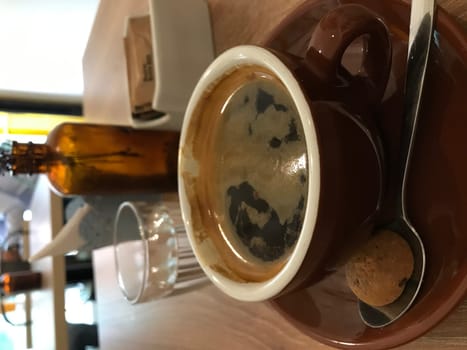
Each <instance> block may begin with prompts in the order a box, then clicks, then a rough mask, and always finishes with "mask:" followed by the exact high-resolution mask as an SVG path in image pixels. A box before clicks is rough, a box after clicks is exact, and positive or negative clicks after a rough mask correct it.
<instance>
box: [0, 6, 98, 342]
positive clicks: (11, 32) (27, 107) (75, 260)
mask: <svg viewBox="0 0 467 350" xmlns="http://www.w3.org/2000/svg"><path fill="white" fill-rule="evenodd" d="M98 5H99V1H98V0H0V48H1V49H0V142H3V141H5V140H16V141H20V142H27V141H32V142H39V143H40V142H45V139H46V135H47V133H48V132H49V130H51V129H52V128H53V127H55V126H56V125H57V124H59V123H62V122H63V121H66V120H68V121H74V122H79V121H81V119H82V104H81V101H82V94H83V79H82V56H83V53H84V49H85V47H86V44H87V40H88V37H89V33H90V30H91V27H92V24H93V21H94V17H95V15H96V11H97V7H98ZM2 179H3V178H1V177H0V182H1V181H2ZM24 181H25V182H26V185H27V186H29V187H30V188H29V191H30V192H32V188H31V187H33V186H34V179H27V180H24ZM22 185H24V182H23V183H22ZM6 186H7V185H5V187H6ZM8 186H9V185H8ZM17 188H21V186H19V187H18V186H16V187H15V188H12V189H11V190H10V189H8V188H7V190H6V191H7V192H11V193H8V194H9V195H13V196H14V195H15V193H14V191H15V190H17ZM2 190H3V188H2V186H0V191H2ZM21 191H24V186H23V187H22V190H21ZM64 201H65V202H64V206H63V207H64V208H66V205H67V200H64ZM2 204H3V206H6V205H7V203H2ZM4 214H5V213H0V231H1V230H2V228H3V230H5V220H6V219H5V215H4ZM33 215H34V213H31V212H30V210H28V208H26V210H25V212H24V215H23V228H22V230H21V231H22V232H21V234H19V235H15V237H10V239H9V241H8V242H7V241H2V244H3V245H2V249H3V250H4V251H8V253H6V254H10V253H11V251H14V249H16V248H18V247H19V248H20V249H19V252H20V254H22V253H24V252H23V251H22V249H23V247H22V244H23V243H22V237H24V235H27V231H28V225H27V223H28V222H29V220H31V217H32V216H33ZM64 217H65V215H64ZM15 247H16V248H15ZM10 255H11V254H10ZM7 258H8V257H7ZM10 258H11V256H10ZM4 260H5V259H4ZM13 260H14V261H13V262H14V263H15V264H16V265H15V264H13V265H12V264H10V265H8V262H6V261H3V263H2V273H5V272H8V270H9V269H10V270H14V269H15V268H21V266H20V264H19V263H20V262H18V261H15V260H18V259H17V257H16V258H15V257H14V259H13ZM66 261H67V288H66V290H65V304H66V307H65V308H66V310H65V316H66V320H67V322H68V323H69V324H89V325H92V324H95V316H94V313H95V310H94V305H93V304H94V302H93V299H94V296H93V286H92V274H90V270H91V266H92V265H91V262H90V257H86V256H84V257H77V256H74V255H71V256H68V257H67V260H66ZM15 266H16V267H15ZM91 271H92V270H91ZM2 304H3V311H4V314H5V315H6V317H1V316H0V349H2V350H9V349H25V348H27V336H26V328H27V327H26V326H24V323H25V322H26V317H25V304H26V295H25V294H24V293H15V294H13V295H10V296H6V297H4V298H3V300H2Z"/></svg>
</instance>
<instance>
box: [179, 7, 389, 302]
mask: <svg viewBox="0 0 467 350" xmlns="http://www.w3.org/2000/svg"><path fill="white" fill-rule="evenodd" d="M336 19H338V20H336ZM322 24H323V25H322V26H319V28H320V29H319V30H316V31H315V33H314V34H313V35H312V40H311V43H312V45H311V46H310V50H309V51H308V53H307V57H305V58H300V57H294V56H292V55H289V54H288V53H283V52H275V51H272V50H269V49H266V48H261V47H257V46H249V45H245V46H239V47H235V48H233V49H230V50H228V51H226V52H224V53H223V54H222V55H220V56H219V57H218V58H217V59H216V60H215V61H214V62H213V63H212V64H211V65H210V67H209V68H208V69H207V71H206V72H205V73H204V75H203V76H202V77H201V80H200V81H199V83H198V85H197V86H196V88H195V90H194V92H193V94H192V96H191V99H190V102H189V104H188V108H187V111H186V114H185V119H184V123H183V127H182V135H181V143H180V153H179V195H180V202H181V209H182V214H183V217H184V221H185V224H186V228H187V234H188V237H189V239H190V242H191V245H192V247H193V250H194V252H195V255H196V257H197V259H198V261H199V262H200V265H201V267H202V268H203V269H204V271H205V273H206V274H207V276H208V277H209V278H210V279H211V280H212V281H213V282H214V284H215V285H216V286H218V287H219V288H220V289H221V290H223V291H224V292H225V293H227V294H228V295H230V296H232V297H234V298H237V299H240V300H245V301H261V300H266V299H269V298H272V297H275V296H278V295H279V294H281V293H285V292H287V291H290V290H293V289H295V288H297V287H299V286H302V285H304V284H306V283H314V282H316V281H318V280H319V279H320V278H321V277H322V276H323V275H324V274H325V273H326V269H329V268H332V266H333V265H335V264H337V263H338V262H339V261H341V260H342V259H343V258H344V257H345V256H346V254H348V253H349V251H350V250H351V248H352V247H353V244H352V242H358V241H364V240H365V239H367V238H368V236H369V234H370V233H371V229H372V220H373V218H374V217H375V215H376V213H377V211H378V209H379V203H380V200H381V195H382V188H383V181H384V174H383V162H382V151H381V149H380V147H379V141H378V135H377V133H376V131H375V128H374V125H373V124H372V112H373V110H372V107H370V106H374V105H375V104H377V103H378V102H379V99H381V96H382V92H384V88H385V86H386V82H387V75H388V72H389V68H390V56H391V47H390V42H389V38H388V34H387V30H386V28H385V26H384V24H383V23H382V22H381V21H380V20H379V19H377V18H376V17H374V15H373V14H372V13H370V12H369V11H368V10H366V9H365V8H363V7H361V6H356V5H345V6H341V7H339V8H338V9H337V10H333V11H332V12H330V13H329V14H328V16H326V17H325V18H324V19H323V20H322ZM324 24H326V25H324ZM323 28H324V29H323ZM328 31H329V32H328ZM334 33H340V34H338V35H336V34H334ZM362 34H368V37H369V43H370V45H369V46H368V48H369V51H368V54H367V57H365V59H364V60H363V62H364V66H366V67H367V68H368V72H367V75H361V76H351V75H349V74H340V73H341V69H340V68H341V66H340V59H339V58H341V56H342V54H343V52H344V51H345V48H346V47H347V46H348V45H349V44H350V42H351V39H352V38H356V37H359V36H360V35H362ZM331 35H334V39H335V42H333V43H332V44H329V41H328V37H329V36H331ZM339 35H341V36H342V37H339ZM371 43H373V44H374V43H378V44H377V45H376V46H375V45H372V44H371ZM319 45H324V46H322V47H320V46H319ZM333 45H334V46H333ZM375 64H378V65H380V67H381V69H380V70H378V71H376V70H374V69H372V68H374V66H375ZM333 65H334V68H333ZM363 68H365V67H363ZM356 96H365V97H366V99H367V100H362V101H361V103H358V102H357V99H356ZM368 99H369V100H371V101H368ZM369 102H370V103H369Z"/></svg>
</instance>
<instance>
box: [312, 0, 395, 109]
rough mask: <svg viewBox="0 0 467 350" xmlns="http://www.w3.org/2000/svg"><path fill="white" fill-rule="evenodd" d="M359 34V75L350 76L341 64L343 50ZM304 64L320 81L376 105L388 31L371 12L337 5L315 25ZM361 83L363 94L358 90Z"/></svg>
mask: <svg viewBox="0 0 467 350" xmlns="http://www.w3.org/2000/svg"><path fill="white" fill-rule="evenodd" d="M362 35H367V36H368V39H367V47H366V50H365V52H364V56H363V62H362V70H363V73H358V74H357V75H353V76H352V75H351V74H350V73H349V72H348V71H347V70H346V69H345V68H344V67H343V66H342V63H341V62H342V58H343V55H344V53H345V50H346V49H347V48H348V47H349V45H350V44H351V43H352V42H353V41H354V40H355V39H357V38H359V37H360V36H362ZM305 61H306V63H307V64H308V65H309V66H311V68H312V69H313V71H314V72H315V74H318V75H319V76H320V78H321V79H324V80H325V81H327V82H331V84H332V85H334V86H336V87H341V88H344V89H345V90H347V92H349V91H350V95H353V96H355V94H359V93H360V94H361V93H364V94H365V95H364V96H368V98H369V101H370V102H371V103H372V104H377V103H379V102H380V101H381V99H382V97H383V94H384V91H385V89H386V85H387V82H388V78H389V71H390V68H391V61H392V47H391V40H390V39H389V34H388V30H387V28H386V26H385V24H384V23H383V22H382V21H381V20H380V19H379V18H378V17H377V16H376V15H375V14H374V13H373V12H371V11H370V10H368V9H367V8H365V7H363V6H360V5H355V4H348V5H342V6H339V7H338V8H336V9H334V10H332V11H330V12H329V13H328V14H327V15H326V16H325V17H323V18H322V19H321V21H320V22H319V23H318V25H317V27H316V28H315V30H314V32H313V34H312V36H311V39H310V43H309V47H308V50H307V53H306V57H305ZM362 84H363V89H364V90H365V91H361V89H362V87H361V85H362ZM345 87H348V88H347V89H346V88H345ZM360 96H361V95H360ZM349 97H350V96H349Z"/></svg>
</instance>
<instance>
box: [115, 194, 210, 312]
mask: <svg viewBox="0 0 467 350" xmlns="http://www.w3.org/2000/svg"><path fill="white" fill-rule="evenodd" d="M173 216H180V210H179V208H177V209H175V208H171V210H170V212H169V209H168V208H167V207H166V206H165V205H164V204H163V203H161V202H124V203H122V204H121V205H120V206H119V208H118V211H117V215H116V218H115V224H114V233H113V245H114V255H115V266H116V270H117V278H118V284H119V286H120V289H121V291H122V292H123V295H124V297H125V299H127V300H128V301H129V302H130V303H133V304H135V303H140V302H145V301H149V300H154V299H159V298H162V297H165V296H167V295H169V294H175V293H176V292H185V291H189V290H192V289H193V288H197V287H198V286H199V285H200V284H202V283H203V282H205V281H206V278H205V275H204V273H203V271H202V269H201V267H200V266H199V264H198V262H197V261H196V258H195V256H194V254H193V251H192V249H191V246H190V243H189V241H188V238H187V237H186V233H185V228H184V226H183V225H180V226H175V224H174V220H173V219H172V217H173Z"/></svg>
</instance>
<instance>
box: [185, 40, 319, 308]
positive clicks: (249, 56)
mask: <svg viewBox="0 0 467 350" xmlns="http://www.w3.org/2000/svg"><path fill="white" fill-rule="evenodd" d="M242 65H258V66H261V67H264V68H266V69H267V70H269V71H271V72H273V73H274V74H275V75H276V77H277V78H278V79H279V80H280V81H281V82H282V83H283V84H284V86H285V87H286V89H287V90H288V91H289V93H290V96H291V97H292V99H293V102H294V104H295V107H296V109H297V111H298V114H299V116H300V120H301V123H302V127H303V131H304V134H305V143H306V150H307V158H308V159H307V160H308V193H307V200H306V207H305V215H304V221H303V224H302V229H301V232H300V235H299V237H298V240H297V242H296V244H295V247H294V248H293V251H292V253H291V255H290V257H289V259H288V261H287V263H286V264H285V266H284V267H283V268H282V270H281V271H280V272H279V273H278V274H276V275H275V276H274V277H273V278H271V279H269V280H267V281H264V282H238V281H236V280H234V279H231V278H228V277H226V275H225V274H221V273H219V272H217V270H218V269H216V270H215V269H213V268H212V266H214V265H216V264H217V265H218V266H219V264H220V265H221V266H225V263H224V262H223V261H222V257H221V256H220V255H219V253H218V252H217V250H216V248H215V247H214V245H213V244H212V242H209V240H203V241H202V242H199V240H197V239H196V237H199V235H200V232H195V231H194V228H193V226H192V225H191V223H192V222H193V220H192V217H191V215H192V208H191V205H196V203H190V202H189V196H188V193H187V188H185V186H186V184H185V182H184V174H187V173H188V174H190V176H193V177H196V176H197V175H198V169H199V166H200V165H199V164H198V162H197V160H196V159H194V157H193V154H192V152H191V145H190V144H189V143H188V141H187V135H188V130H189V129H190V126H191V125H192V124H194V123H195V122H196V121H195V120H193V118H194V113H193V112H194V109H195V107H196V106H197V105H198V103H199V101H200V100H201V98H202V97H203V96H204V95H205V91H206V90H207V89H208V88H211V87H213V86H215V84H216V83H217V82H219V81H220V80H221V79H222V78H223V77H224V76H225V75H226V73H227V72H231V71H232V70H233V69H235V68H236V67H239V66H242ZM214 89H215V87H214ZM178 172H179V173H178V174H179V175H178V184H179V196H180V202H181V203H180V205H181V210H182V215H183V219H184V222H185V225H186V229H187V234H188V237H189V239H190V243H191V245H192V247H193V250H194V252H195V255H196V257H197V259H198V261H199V263H200V265H201V267H202V268H203V270H204V272H205V273H206V275H207V276H208V277H209V278H210V279H211V281H212V282H213V283H214V284H215V285H216V286H217V287H218V288H220V289H221V290H222V291H223V292H224V293H226V294H228V295H229V296H231V297H233V298H235V299H238V300H242V301H263V300H267V299H270V298H272V297H274V296H276V295H277V294H278V293H280V292H281V291H282V290H283V289H284V288H285V287H286V286H287V285H288V284H289V283H290V282H291V281H292V279H293V278H294V276H295V275H296V273H297V271H298V269H299V268H300V266H301V264H302V262H303V259H304V258H305V255H306V253H307V250H308V247H309V245H310V242H311V238H312V235H313V231H314V226H315V223H316V217H317V212H318V198H319V190H320V171H319V152H318V143H317V138H316V132H315V127H314V124H313V120H312V116H311V110H310V107H309V105H308V102H307V98H306V97H305V95H304V93H303V91H302V89H301V87H300V85H299V84H298V82H297V80H296V79H295V78H294V76H293V74H292V73H291V72H290V70H289V69H288V68H287V66H286V65H285V64H284V63H282V61H281V60H280V59H279V58H278V57H277V56H276V55H274V54H273V53H272V52H270V51H268V50H266V49H263V48H260V47H256V46H250V45H244V46H237V47H235V48H232V49H230V50H227V51H226V52H224V53H223V54H222V55H220V56H219V57H218V58H217V59H216V60H215V61H214V62H213V63H212V64H211V65H210V66H209V67H208V69H207V70H206V71H205V73H204V74H203V76H202V77H201V79H200V81H199V82H198V84H197V86H196V87H195V89H194V91H193V94H192V96H191V99H190V101H189V103H188V107H187V111H186V114H185V118H184V122H183V126H182V134H181V141H180V153H179V170H178ZM278 190H280V189H278ZM198 229H199V228H198ZM222 264H223V265H222ZM226 268H227V267H226ZM227 269H228V268H227Z"/></svg>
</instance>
